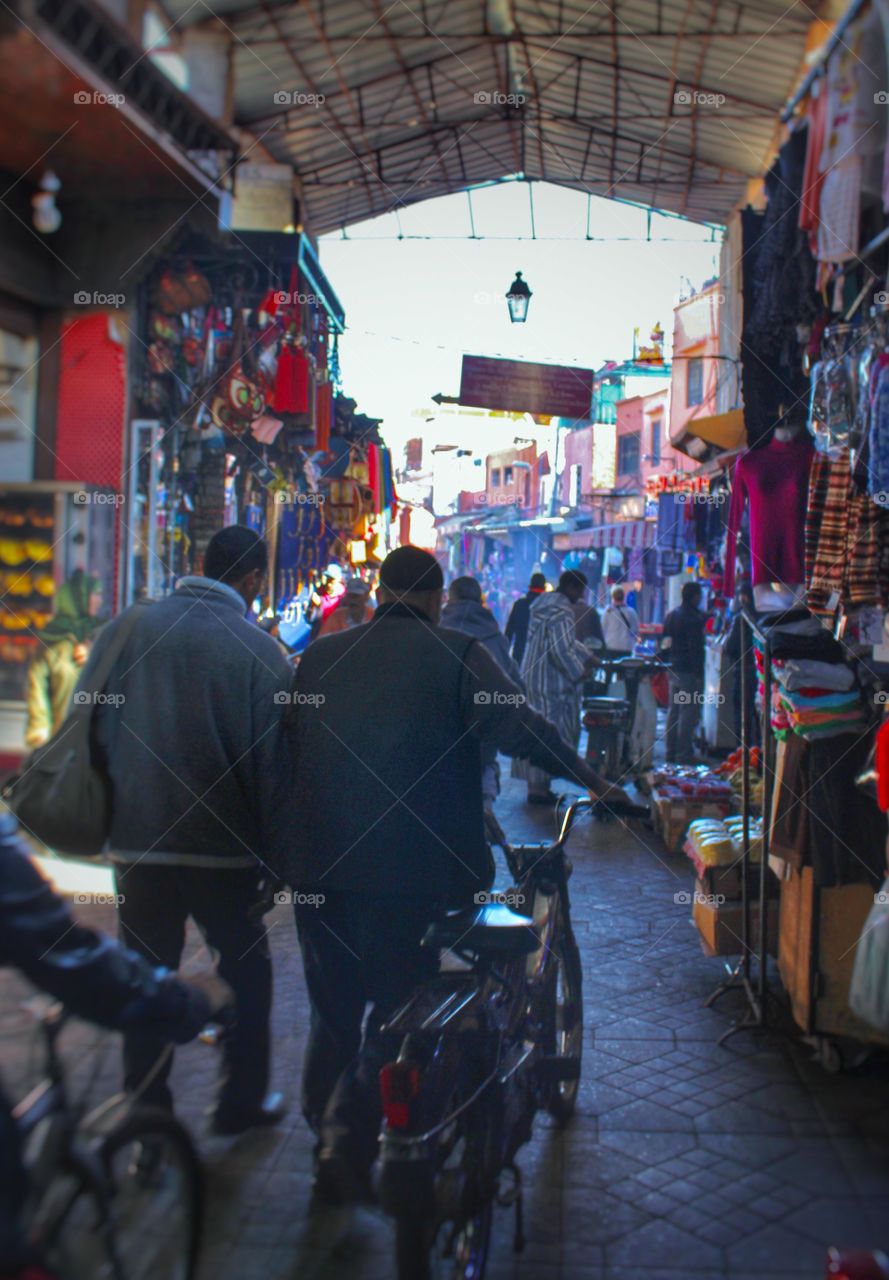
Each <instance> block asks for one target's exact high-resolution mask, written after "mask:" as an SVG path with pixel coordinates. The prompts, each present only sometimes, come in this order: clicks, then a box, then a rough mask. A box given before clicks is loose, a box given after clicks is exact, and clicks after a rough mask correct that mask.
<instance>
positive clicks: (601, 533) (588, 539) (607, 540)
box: [553, 520, 657, 551]
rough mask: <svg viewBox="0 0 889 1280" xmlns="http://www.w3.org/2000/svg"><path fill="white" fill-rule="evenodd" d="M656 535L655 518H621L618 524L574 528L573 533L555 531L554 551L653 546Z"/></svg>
mask: <svg viewBox="0 0 889 1280" xmlns="http://www.w3.org/2000/svg"><path fill="white" fill-rule="evenodd" d="M656 535H657V521H656V520H623V521H621V523H620V524H601V525H597V526H596V527H595V528H593V529H575V531H574V532H573V533H557V534H556V535H555V537H554V538H553V550H554V551H583V550H587V549H592V548H596V547H625V548H632V547H636V548H642V547H653V546H654V541H655V537H656Z"/></svg>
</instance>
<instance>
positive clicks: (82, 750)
mask: <svg viewBox="0 0 889 1280" xmlns="http://www.w3.org/2000/svg"><path fill="white" fill-rule="evenodd" d="M147 603H148V602H147V601H146V604H147ZM142 608H143V606H141V605H136V606H134V607H133V608H132V609H130V612H129V614H128V615H127V617H126V618H125V620H124V621H123V622H122V623H121V625H120V626H119V627H118V628H117V634H116V635H115V637H114V639H113V641H112V642H111V643H110V644H109V646H108V648H107V650H106V652H105V654H104V656H103V657H102V660H101V661H100V662H99V664H98V665H97V667H96V670H95V672H94V674H93V678H92V680H91V681H90V686H91V687H90V688H81V689H78V691H77V693H75V695H74V703H73V705H72V707H71V710H70V711H69V712H68V715H67V716H66V717H65V720H64V723H63V724H62V725H61V727H60V728H59V731H58V733H55V734H53V736H52V737H51V738H50V740H49V742H47V743H45V744H44V746H42V747H38V748H37V750H36V751H35V752H34V754H33V755H32V756H31V757H30V759H29V760H28V761H27V762H26V764H25V766H24V768H23V769H22V772H21V773H20V774H19V776H18V777H17V778H15V779H13V781H12V782H11V783H10V784H9V787H8V789H7V790H6V792H5V793H4V798H5V799H6V802H7V804H8V805H9V808H10V809H11V810H12V812H13V813H14V814H15V816H16V817H17V818H18V820H19V822H20V823H21V824H22V826H23V827H24V828H25V830H26V831H27V832H29V833H30V834H31V835H32V836H34V837H35V838H36V839H37V840H39V841H41V843H43V844H45V845H46V846H47V848H49V849H52V850H53V852H54V853H60V854H63V855H65V856H67V857H69V858H94V859H98V858H100V856H101V853H102V850H103V848H104V847H105V842H106V840H107V839H108V833H109V831H110V829H111V802H110V784H109V780H108V778H107V776H106V774H105V773H104V771H103V770H102V769H98V768H97V767H96V764H95V761H94V759H93V751H92V741H91V739H92V723H93V712H94V710H95V706H96V695H98V694H101V693H103V692H104V690H105V686H106V684H107V683H108V680H109V677H110V676H111V671H112V669H113V667H114V664H115V662H116V661H117V659H118V658H119V657H120V655H121V653H122V652H123V650H124V648H125V647H126V644H127V641H128V640H129V638H130V636H131V635H132V633H133V631H134V629H135V626H136V623H137V620H138V618H139V617H140V616H141V614H142Z"/></svg>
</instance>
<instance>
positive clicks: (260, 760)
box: [83, 525, 292, 1134]
mask: <svg viewBox="0 0 889 1280" xmlns="http://www.w3.org/2000/svg"><path fill="white" fill-rule="evenodd" d="M266 565H267V553H266V548H265V544H264V543H263V541H262V539H261V538H259V537H258V536H257V535H256V534H255V533H254V532H253V531H252V530H250V529H247V528H244V527H242V526H239V525H232V526H230V527H229V528H227V529H223V530H222V531H221V532H220V533H217V534H216V535H215V537H213V538H212V539H211V541H210V543H209V545H208V547H207V551H206V554H205V557H204V577H188V578H183V579H182V580H181V581H180V583H179V586H178V588H177V589H176V591H174V592H173V594H172V595H170V596H167V597H166V598H164V599H162V600H158V601H156V602H155V603H153V604H151V605H134V606H133V607H134V608H137V609H140V610H141V611H142V615H143V616H141V617H140V618H139V621H138V624H137V626H136V627H135V629H134V631H133V633H132V635H131V637H130V639H129V640H128V642H127V644H126V647H125V649H124V652H123V653H122V654H121V656H120V658H119V659H118V661H117V662H116V664H115V667H114V670H113V671H112V674H111V677H110V679H109V681H108V684H107V688H106V693H105V694H104V695H103V700H102V701H101V703H100V705H97V707H96V736H97V743H98V748H99V751H100V756H101V758H103V759H104V761H105V764H106V767H107V771H108V775H109V777H110V780H111V812H112V821H111V836H110V841H109V844H110V856H111V858H112V861H113V864H114V868H115V877H116V881H117V888H118V891H119V893H120V894H121V895H122V898H123V901H122V902H121V904H120V906H119V918H120V926H121V936H122V938H123V940H124V942H125V943H126V944H127V945H128V946H129V947H132V949H133V950H134V951H138V952H140V953H141V954H143V955H146V956H148V957H149V958H150V959H152V960H154V961H155V962H156V963H160V964H164V965H166V966H167V967H168V968H171V969H175V968H176V967H177V966H178V964H179V958H180V956H181V954H182V948H183V946H184V942H185V926H186V922H187V920H188V918H189V916H191V917H192V918H193V919H194V921H195V923H196V924H197V925H198V926H199V928H200V929H201V930H202V932H203V934H204V936H205V938H206V940H207V945H208V947H210V948H211V949H212V950H213V951H215V952H217V953H218V955H219V973H220V975H221V977H222V978H224V979H225V981H226V982H227V983H228V984H229V986H230V987H231V988H232V990H233V991H234V994H235V1002H236V1006H237V1021H236V1026H235V1028H234V1030H233V1031H232V1033H231V1034H230V1035H229V1036H227V1037H226V1039H225V1042H224V1059H225V1062H224V1066H225V1072H224V1082H223V1085H222V1089H221V1092H220V1096H219V1100H218V1103H217V1106H216V1112H215V1116H214V1127H215V1129H216V1131H217V1132H218V1133H225V1134H231V1133H240V1132H242V1131H243V1130H244V1129H246V1128H249V1127H251V1126H252V1125H256V1124H268V1123H272V1122H274V1121H275V1120H277V1119H279V1118H280V1116H281V1115H282V1114H283V1107H282V1105H281V1100H280V1098H279V1097H275V1096H274V1095H272V1096H271V1097H270V1098H268V1099H265V1101H264V1098H265V1091H266V1088H267V1085H268V1077H269V1057H270V1049H269V1014H270V1010H271V992H272V972H271V957H270V953H269V947H268V941H267V939H266V937H265V931H264V929H263V926H262V921H261V920H259V919H254V918H252V913H251V910H250V908H251V906H252V905H253V904H254V902H255V900H256V898H257V887H258V884H259V880H260V877H261V874H262V868H263V866H264V865H265V859H266V858H267V857H269V856H270V855H271V854H272V853H273V843H274V840H275V839H280V838H282V836H283V833H284V830H285V825H286V824H285V823H284V822H282V821H281V813H280V810H279V807H278V805H279V801H280V800H281V798H282V796H283V795H284V794H285V793H286V779H285V778H284V777H283V776H282V769H283V768H284V763H285V760H286V752H285V751H283V750H282V742H281V740H280V738H279V733H280V730H281V719H282V716H283V712H284V709H285V706H286V704H287V703H288V702H289V700H290V687H291V683H292V671H291V668H290V666H289V664H288V662H287V660H286V658H285V657H284V655H283V653H282V652H281V649H280V646H279V645H278V644H277V643H276V641H275V640H273V639H272V637H271V636H269V635H266V634H265V633H264V632H263V631H262V630H261V629H260V628H259V627H258V626H256V625H255V624H254V623H253V622H252V621H249V620H248V619H247V617H246V616H245V615H246V613H247V610H248V607H249V606H250V605H251V604H252V602H253V600H254V599H255V598H256V596H257V595H258V594H260V592H261V589H262V584H263V581H264V579H265V576H266ZM119 623H120V620H119V619H115V620H114V621H113V622H111V623H109V624H108V626H107V627H106V628H105V630H104V631H102V632H101V634H100V635H99V638H98V640H97V641H96V643H95V645H94V647H93V651H92V654H91V657H90V662H89V664H88V666H87V668H86V671H85V675H84V680H83V683H84V687H85V688H86V689H88V688H89V687H90V684H89V680H90V673H91V670H92V668H93V665H94V664H95V663H98V662H100V661H101V660H102V655H103V653H104V652H105V648H106V646H107V645H108V644H109V643H110V642H111V640H112V639H113V637H114V634H115V629H116V628H117V626H118V625H119ZM161 1045H162V1041H161V1040H160V1039H159V1037H158V1036H157V1035H155V1034H152V1033H148V1032H142V1031H133V1032H131V1033H129V1034H127V1035H126V1036H125V1038H124V1076H125V1084H126V1087H127V1088H128V1089H136V1088H137V1087H138V1086H139V1085H140V1084H141V1082H142V1081H143V1079H144V1078H145V1076H146V1075H147V1074H148V1072H149V1071H150V1070H151V1069H152V1067H153V1066H154V1064H155V1062H156V1060H157V1058H158V1055H159V1052H160V1047H161ZM169 1069H170V1063H169V1061H168V1062H167V1065H166V1068H165V1069H164V1070H162V1071H159V1072H158V1073H157V1074H155V1075H154V1076H153V1078H152V1080H151V1083H150V1084H149V1086H148V1089H147V1091H146V1093H145V1095H144V1096H145V1100H146V1101H147V1102H151V1103H152V1104H154V1105H157V1106H171V1105H172V1096H171V1093H170V1090H169V1087H168V1085H167V1079H168V1076H169Z"/></svg>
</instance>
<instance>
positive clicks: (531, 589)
mask: <svg viewBox="0 0 889 1280" xmlns="http://www.w3.org/2000/svg"><path fill="white" fill-rule="evenodd" d="M545 590H546V578H545V577H544V575H543V574H542V573H532V574H531V581H530V583H529V584H528V590H527V591H526V592H525V594H524V595H523V596H522V598H521V599H520V600H516V602H515V604H514V605H513V606H512V609H511V610H510V612H509V618H508V619H507V622H506V639H507V641H508V643H509V644H510V645H511V646H512V656H513V658H514V659H515V662H516V665H517V666H519V667H521V665H522V658H523V657H524V656H525V645H526V644H527V643H528V624H529V622H530V621H531V605H532V604H533V603H534V601H535V600H536V599H537V597H538V596H541V595H543V593H544V591H545Z"/></svg>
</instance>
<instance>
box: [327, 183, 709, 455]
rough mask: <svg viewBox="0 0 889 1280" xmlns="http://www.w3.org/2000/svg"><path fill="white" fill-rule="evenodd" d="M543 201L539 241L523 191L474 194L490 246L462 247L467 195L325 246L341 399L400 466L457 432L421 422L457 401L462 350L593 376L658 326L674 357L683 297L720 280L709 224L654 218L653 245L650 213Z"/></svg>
mask: <svg viewBox="0 0 889 1280" xmlns="http://www.w3.org/2000/svg"><path fill="white" fill-rule="evenodd" d="M533 203H534V225H535V230H536V234H537V236H538V237H539V238H538V239H536V240H532V239H531V218H530V207H529V184H527V183H524V182H509V183H501V184H497V185H492V186H489V187H483V188H475V189H474V190H473V192H472V208H473V215H474V223H475V231H476V234H477V235H479V236H484V237H491V238H490V239H488V238H485V239H479V240H472V239H468V238H465V237H468V236H469V235H470V234H471V226H470V221H469V212H468V201H467V196H466V194H465V193H460V194H458V195H453V196H444V197H441V198H438V199H434V200H428V201H424V202H423V203H422V204H418V205H412V206H410V207H409V208H407V209H402V210H400V211H399V212H398V214H397V215H395V214H387V215H384V216H383V217H380V218H375V219H373V220H372V221H369V222H364V223H359V224H356V225H355V226H353V227H350V228H349V230H348V232H347V238H345V239H344V238H342V236H341V235H340V234H331V235H328V236H324V237H322V238H321V240H320V255H321V261H322V263H323V266H324V270H325V272H326V274H327V276H328V278H329V280H330V282H331V284H332V285H333V287H334V289H335V290H336V292H337V294H338V295H339V297H340V300H341V301H342V303H343V306H344V307H345V311H346V324H347V326H348V327H347V332H346V333H345V334H344V335H343V337H342V338H341V340H340V364H341V368H342V372H343V385H344V389H345V391H346V393H347V394H348V395H349V396H351V397H353V398H354V399H355V400H357V401H358V407H359V410H360V411H361V412H363V413H367V414H369V415H371V416H372V417H375V418H383V419H384V423H383V434H384V436H385V438H386V441H387V443H388V444H389V445H390V447H391V448H392V449H393V455H394V462H395V465H396V466H399V465H400V464H401V458H402V450H403V447H404V442H405V441H406V440H407V439H409V438H410V437H411V436H414V435H419V434H423V435H424V436H425V439H426V440H427V443H428V444H429V445H432V444H435V443H437V442H439V441H437V439H436V436H437V435H445V434H446V435H449V436H450V435H452V434H453V433H452V432H451V431H449V430H448V428H447V427H446V426H442V425H441V424H439V423H436V422H433V423H431V424H429V425H424V420H425V418H426V417H434V415H435V412H436V406H435V405H434V404H433V403H432V401H431V397H432V396H433V395H434V394H435V393H436V392H439V391H440V392H443V393H444V394H445V395H456V394H457V392H458V391H459V388H460V364H461V357H462V354H463V352H470V353H472V354H474V355H489V356H494V355H502V356H507V357H509V358H511V359H518V360H542V361H548V362H552V363H559V364H576V365H580V366H585V367H590V368H595V367H597V366H598V365H600V364H602V363H603V362H604V361H605V360H612V359H613V360H623V359H627V358H629V357H630V356H631V355H632V352H633V329H634V328H636V327H637V326H638V327H639V329H640V338H641V340H642V341H643V342H647V340H648V335H649V333H650V331H651V329H652V328H653V327H654V325H655V322H657V321H659V322H660V323H661V325H662V326H663V328H664V330H665V331H666V336H667V344H668V349H669V343H670V339H671V337H672V327H673V326H672V321H673V317H672V309H673V306H674V305H675V303H676V302H677V301H678V300H679V296H680V292H684V293H685V294H687V293H688V291H689V290H688V285H689V283H690V284H691V285H692V286H693V287H695V288H700V286H701V284H702V283H703V282H704V280H706V279H708V278H709V277H711V276H713V275H714V274H716V272H717V269H718V260H719V241H718V238H717V239H716V240H715V241H714V240H713V239H712V234H713V233H712V231H711V229H710V228H709V227H702V226H700V225H698V224H695V223H690V222H684V221H682V220H681V219H677V218H674V217H669V216H666V215H660V214H656V213H653V214H651V216H650V223H651V236H652V240H651V241H650V242H646V234H647V223H648V215H647V212H646V211H645V210H643V209H639V208H636V207H633V206H629V205H625V204H620V203H618V202H617V201H613V200H605V199H601V198H599V197H593V198H592V200H591V201H588V198H587V196H586V195H585V194H584V193H582V192H577V191H571V190H568V189H567V188H562V187H557V186H553V185H550V184H548V183H535V184H533ZM588 215H589V230H588V229H587V220H588ZM587 233H588V234H589V235H590V236H591V237H593V238H592V239H590V240H586V239H585V238H584V237H585V236H586V235H587ZM399 234H402V235H404V236H409V235H418V236H430V237H433V238H432V239H429V240H408V239H403V240H399V239H397V237H398V235H399ZM717 235H718V233H717ZM520 238H521V239H520ZM516 270H519V271H521V272H522V273H523V275H524V278H525V279H526V281H527V282H528V285H529V287H530V289H531V291H532V294H533V296H532V298H531V305H530V308H529V311H528V319H527V322H526V323H525V324H524V325H513V324H511V323H510V320H509V314H508V311H507V306H506V299H505V296H504V295H505V294H506V291H507V289H508V288H509V286H510V284H511V283H512V280H513V278H514V276H515V272H516ZM417 411H421V412H420V414H419V416H417ZM440 442H441V443H444V441H443V440H442V441H440ZM475 443H476V445H477V446H479V445H480V446H482V447H483V445H484V442H483V441H478V442H475ZM492 443H493V442H492Z"/></svg>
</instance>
